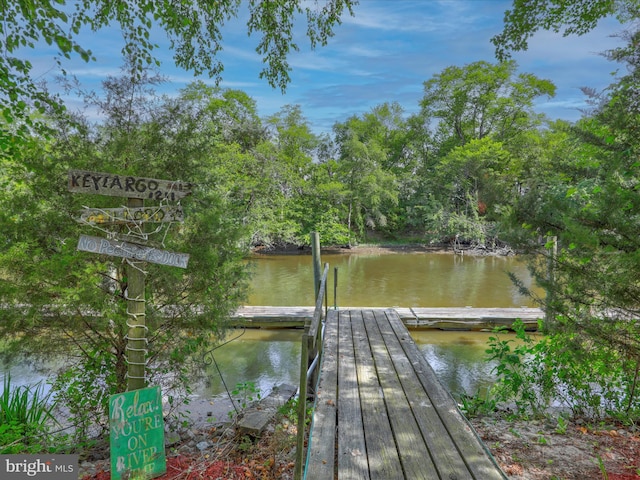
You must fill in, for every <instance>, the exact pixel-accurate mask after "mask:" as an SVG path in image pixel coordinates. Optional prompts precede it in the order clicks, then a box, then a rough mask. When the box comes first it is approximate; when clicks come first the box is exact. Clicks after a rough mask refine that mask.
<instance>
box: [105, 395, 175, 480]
mask: <svg viewBox="0 0 640 480" xmlns="http://www.w3.org/2000/svg"><path fill="white" fill-rule="evenodd" d="M109 427H110V441H111V442H110V443H111V479H112V480H121V479H130V478H154V477H158V476H160V475H162V474H164V473H165V472H166V471H167V460H166V457H165V452H164V420H163V418H162V398H161V395H160V387H150V388H142V389H140V390H133V391H131V392H125V393H118V394H116V395H111V397H109Z"/></svg>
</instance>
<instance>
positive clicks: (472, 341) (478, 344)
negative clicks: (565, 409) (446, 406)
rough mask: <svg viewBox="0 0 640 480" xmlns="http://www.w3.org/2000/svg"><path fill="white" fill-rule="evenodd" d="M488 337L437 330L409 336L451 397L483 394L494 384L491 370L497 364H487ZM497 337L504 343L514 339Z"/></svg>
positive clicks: (481, 333)
mask: <svg viewBox="0 0 640 480" xmlns="http://www.w3.org/2000/svg"><path fill="white" fill-rule="evenodd" d="M491 335H493V334H492V333H489V332H447V331H440V330H427V331H419V332H418V331H413V332H411V336H412V337H413V338H414V340H415V341H416V343H417V344H418V348H419V349H420V351H421V352H422V353H423V354H424V357H425V358H426V360H427V361H428V362H429V364H430V365H431V367H433V369H434V370H435V372H436V375H437V376H438V378H439V379H440V381H441V382H442V383H443V384H444V385H445V386H446V387H447V388H448V390H449V391H450V392H451V393H453V394H455V395H458V394H460V393H466V394H467V395H474V394H475V393H477V392H478V391H481V392H485V391H486V390H487V389H488V388H490V387H491V386H492V385H493V384H494V382H495V375H494V372H493V369H494V368H495V367H496V365H497V363H496V362H493V361H491V362H490V361H488V360H487V354H486V353H485V350H486V349H487V348H488V345H487V342H488V340H489V337H490V336H491ZM500 337H501V338H502V339H504V340H507V339H508V338H511V339H513V338H515V336H514V335H511V334H501V335H500Z"/></svg>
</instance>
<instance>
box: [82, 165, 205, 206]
mask: <svg viewBox="0 0 640 480" xmlns="http://www.w3.org/2000/svg"><path fill="white" fill-rule="evenodd" d="M192 187H193V185H192V184H191V183H185V182H172V181H170V180H157V179H154V178H144V177H132V176H127V175H116V174H113V173H98V172H87V171H84V170H69V191H70V192H75V193H94V194H97V195H109V196H112V197H127V198H142V199H148V200H164V199H167V200H170V201H175V200H178V199H180V198H183V197H186V196H187V195H190V194H191V189H192Z"/></svg>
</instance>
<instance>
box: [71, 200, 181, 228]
mask: <svg viewBox="0 0 640 480" xmlns="http://www.w3.org/2000/svg"><path fill="white" fill-rule="evenodd" d="M78 221H79V222H82V223H88V224H89V225H94V224H100V225H103V224H116V225H117V224H124V223H133V222H146V223H167V222H180V223H181V222H184V211H183V210H182V207H180V206H162V205H159V206H152V207H131V208H128V207H122V208H85V209H84V210H82V212H80V217H78Z"/></svg>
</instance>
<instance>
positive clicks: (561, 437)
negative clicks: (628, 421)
mask: <svg viewBox="0 0 640 480" xmlns="http://www.w3.org/2000/svg"><path fill="white" fill-rule="evenodd" d="M472 424H473V426H474V427H475V429H476V431H477V432H478V434H479V435H480V438H482V440H483V441H484V443H485V445H486V446H487V448H489V450H490V451H491V453H492V455H493V457H494V458H495V459H496V461H497V462H498V465H499V466H500V468H501V469H502V471H503V472H504V473H505V474H506V475H507V478H509V479H513V480H543V479H544V480H552V479H557V480H561V479H564V480H571V479H581V480H587V479H604V480H623V479H624V480H631V479H640V427H639V426H634V427H631V428H629V427H623V426H621V425H613V424H612V425H598V426H593V425H589V424H587V423H583V422H577V423H576V422H569V423H568V424H558V422H557V421H556V420H552V419H548V420H538V421H526V422H525V421H517V422H511V421H507V420H504V419H503V418H500V417H482V418H475V419H472Z"/></svg>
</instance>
